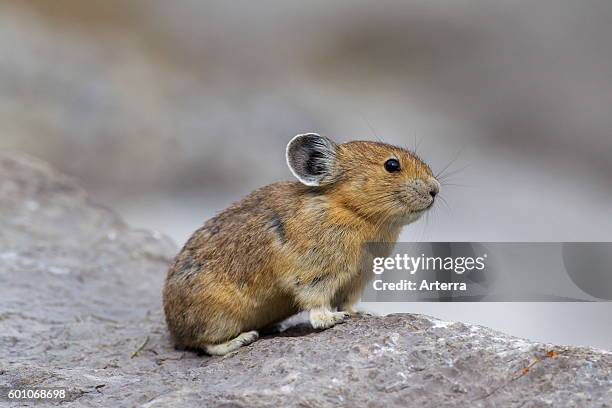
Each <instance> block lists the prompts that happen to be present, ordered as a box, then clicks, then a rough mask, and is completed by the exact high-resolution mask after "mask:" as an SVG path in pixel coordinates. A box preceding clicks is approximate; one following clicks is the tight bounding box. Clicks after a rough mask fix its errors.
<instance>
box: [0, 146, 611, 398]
mask: <svg viewBox="0 0 612 408" xmlns="http://www.w3.org/2000/svg"><path fill="white" fill-rule="evenodd" d="M0 231H1V233H0V387H3V388H2V392H3V394H4V395H2V397H1V398H2V400H1V401H2V402H0V405H2V404H4V403H5V402H6V390H7V389H8V388H28V387H66V388H67V389H68V390H69V391H70V393H69V398H68V399H69V401H68V402H67V403H66V402H64V403H62V404H61V405H62V406H113V407H123V406H126V407H133V406H142V407H165V406H182V407H188V406H226V407H252V406H255V407H257V406H300V407H321V406H323V407H324V406H347V407H355V406H371V407H378V406H380V407H388V406H406V405H409V406H410V405H411V406H419V407H443V406H483V407H486V406H516V407H548V406H550V407H558V406H576V407H582V406H598V407H607V406H611V403H610V401H612V354H611V353H609V352H605V351H598V350H593V349H588V348H576V347H560V346H553V345H545V344H538V343H532V342H529V341H525V340H521V339H518V338H514V337H511V336H508V335H504V334H501V333H498V332H495V331H493V330H491V329H487V328H484V327H478V326H470V325H466V324H463V323H447V322H441V321H439V320H436V319H434V318H430V317H427V316H419V315H408V314H405V315H390V316H386V317H372V316H363V317H355V318H352V319H351V320H350V321H349V322H347V323H345V324H343V325H339V326H336V327H334V328H332V329H330V330H326V331H322V332H313V331H310V330H308V329H307V328H305V327H299V328H296V329H292V330H290V331H288V332H285V333H284V334H282V335H276V336H267V337H264V338H262V339H261V340H259V341H257V342H255V343H254V344H252V345H250V346H248V347H245V348H243V349H241V350H239V351H237V352H234V353H232V354H230V355H227V356H225V357H207V356H198V355H197V354H195V353H191V352H182V351H176V350H174V348H173V347H172V345H171V343H170V339H169V338H168V335H167V332H166V330H165V326H164V323H163V317H162V313H161V310H160V288H161V285H162V281H163V277H164V274H165V270H166V267H167V264H168V262H169V261H170V259H171V257H172V256H173V255H174V253H175V251H176V248H175V247H174V245H173V244H172V243H171V242H169V241H168V240H167V239H165V238H164V237H163V236H160V235H159V234H156V233H150V232H146V231H135V230H132V229H130V228H129V227H128V226H126V225H125V224H124V223H123V222H122V221H121V220H120V219H119V218H118V217H117V216H116V215H114V214H113V213H112V212H111V211H109V210H107V209H104V208H101V207H99V206H96V205H94V204H92V203H91V202H90V200H89V199H88V198H87V195H86V193H85V192H84V191H83V190H82V189H80V188H79V187H78V186H77V185H76V184H75V183H74V181H72V180H71V179H69V178H67V177H65V176H63V175H61V174H58V173H57V172H55V171H54V170H53V169H51V168H49V167H48V166H47V165H45V164H43V163H40V162H38V161H37V160H34V159H31V158H28V157H24V156H21V155H17V154H14V155H7V154H2V155H0ZM29 404H31V405H36V404H37V403H35V402H31V403H29ZM58 405H59V403H58Z"/></svg>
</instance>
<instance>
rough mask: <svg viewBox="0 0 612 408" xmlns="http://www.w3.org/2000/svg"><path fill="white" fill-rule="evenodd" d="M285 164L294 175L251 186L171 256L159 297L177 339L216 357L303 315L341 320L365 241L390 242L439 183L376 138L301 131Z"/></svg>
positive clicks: (320, 322) (353, 295)
mask: <svg viewBox="0 0 612 408" xmlns="http://www.w3.org/2000/svg"><path fill="white" fill-rule="evenodd" d="M391 159H392V160H395V161H397V162H398V164H399V166H400V169H399V170H395V169H394V168H392V166H390V165H388V164H386V162H387V161H388V160H391ZM287 161H288V163H289V167H290V169H291V170H292V172H293V173H294V174H295V175H296V176H297V177H298V179H299V180H300V182H281V183H275V184H271V185H268V186H266V187H263V188H260V189H259V190H256V191H254V192H253V193H251V194H250V195H248V196H247V197H245V198H244V199H243V200H242V201H240V202H238V203H236V204H234V205H232V206H231V207H229V208H228V209H226V210H224V211H223V212H221V213H220V214H219V215H217V216H216V217H214V218H212V219H210V220H208V221H207V222H206V223H205V224H204V226H203V227H202V228H200V229H199V230H197V231H196V232H195V233H194V234H193V236H192V237H191V238H190V239H189V241H188V242H187V243H186V244H185V246H184V248H183V249H182V250H181V252H180V253H179V254H178V256H177V257H176V259H175V261H174V264H173V265H172V266H171V268H170V270H169V272H168V276H167V279H166V284H165V287H164V291H163V297H164V311H165V314H166V321H167V323H168V327H169V329H170V333H171V334H172V336H173V338H174V340H175V341H176V343H177V345H178V346H182V347H191V348H199V349H203V350H205V351H207V352H208V353H210V354H225V353H227V352H229V351H232V350H235V349H236V348H238V347H240V346H241V345H244V344H248V343H250V342H252V341H254V340H255V339H256V338H257V330H260V329H262V328H265V327H267V326H270V325H272V324H274V323H277V322H280V321H281V320H283V319H285V318H287V317H289V316H291V315H293V314H295V313H297V312H300V311H304V310H306V311H310V321H311V323H312V324H313V326H314V327H317V328H326V327H331V326H333V325H334V324H336V323H339V322H341V321H342V320H344V318H346V316H347V312H352V306H353V305H354V304H355V303H356V302H357V301H358V299H359V297H360V295H361V292H362V289H363V287H364V285H365V284H366V283H367V280H368V278H369V273H368V271H367V268H366V266H365V265H366V264H367V262H366V259H368V256H371V255H372V254H366V253H365V251H364V244H365V243H367V242H395V241H396V240H397V237H398V235H399V233H400V230H401V228H402V226H403V225H405V224H407V223H410V222H413V221H414V220H416V219H417V218H418V217H419V216H420V214H421V213H422V212H423V211H425V210H426V209H428V208H429V207H430V206H431V205H432V204H433V201H434V196H435V194H436V193H437V192H438V189H439V184H438V182H437V181H436V180H435V178H434V176H433V174H432V172H431V170H430V168H429V167H428V166H427V165H426V164H425V163H424V162H423V161H421V160H420V159H419V158H418V157H417V156H416V155H414V154H413V153H411V152H409V151H407V150H405V149H402V148H399V147H395V146H390V145H387V144H383V143H378V142H362V141H359V142H349V143H345V144H340V145H336V144H335V143H333V142H332V141H331V140H329V139H327V138H325V137H322V136H319V135H316V134H307V135H299V136H296V137H295V138H294V139H293V140H292V141H291V142H290V143H289V145H288V148H287ZM386 167H389V168H386ZM389 170H392V171H389ZM306 184H308V185H306ZM336 309H337V310H338V311H336Z"/></svg>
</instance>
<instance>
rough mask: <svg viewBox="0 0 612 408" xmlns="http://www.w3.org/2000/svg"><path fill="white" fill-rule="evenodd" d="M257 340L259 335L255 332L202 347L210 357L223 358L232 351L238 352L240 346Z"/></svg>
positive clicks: (241, 334)
mask: <svg viewBox="0 0 612 408" xmlns="http://www.w3.org/2000/svg"><path fill="white" fill-rule="evenodd" d="M258 338H259V333H257V331H256V330H253V331H249V332H244V333H240V334H239V335H238V336H237V337H234V338H233V339H231V340H230V341H227V342H225V343H221V344H210V345H206V346H204V347H203V348H204V351H206V352H207V353H208V354H210V355H211V356H223V355H225V354H227V353H231V352H232V351H235V350H238V349H239V348H240V347H242V346H246V345H249V344H251V343H253V342H254V341H255V340H257V339H258Z"/></svg>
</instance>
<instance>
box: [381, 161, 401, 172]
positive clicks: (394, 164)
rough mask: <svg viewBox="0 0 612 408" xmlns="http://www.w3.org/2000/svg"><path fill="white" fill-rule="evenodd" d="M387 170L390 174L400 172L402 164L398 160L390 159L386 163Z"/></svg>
mask: <svg viewBox="0 0 612 408" xmlns="http://www.w3.org/2000/svg"><path fill="white" fill-rule="evenodd" d="M385 170H387V171H388V172H389V173H395V172H396V171H400V170H401V168H400V163H399V162H398V161H397V160H396V159H389V160H387V161H386V162H385Z"/></svg>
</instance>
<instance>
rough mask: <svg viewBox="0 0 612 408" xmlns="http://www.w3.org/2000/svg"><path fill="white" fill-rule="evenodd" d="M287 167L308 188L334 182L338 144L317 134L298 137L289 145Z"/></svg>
mask: <svg viewBox="0 0 612 408" xmlns="http://www.w3.org/2000/svg"><path fill="white" fill-rule="evenodd" d="M286 158H287V165H288V166H289V170H291V173H293V175H294V176H295V177H296V178H297V179H298V180H299V181H300V182H302V183H303V184H305V185H307V186H320V185H322V184H326V183H329V182H331V181H333V177H334V168H335V164H336V144H335V143H334V142H332V141H331V140H330V139H328V138H326V137H325V136H321V135H319V134H316V133H305V134H302V135H297V136H295V137H294V138H293V139H291V141H290V142H289V143H288V144H287V152H286Z"/></svg>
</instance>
